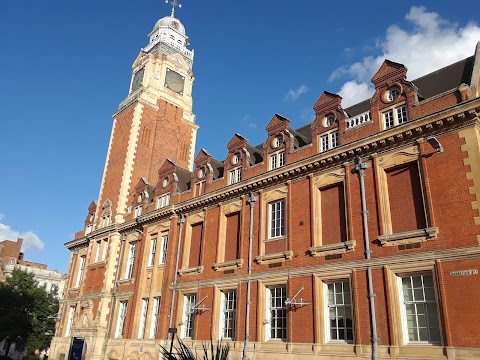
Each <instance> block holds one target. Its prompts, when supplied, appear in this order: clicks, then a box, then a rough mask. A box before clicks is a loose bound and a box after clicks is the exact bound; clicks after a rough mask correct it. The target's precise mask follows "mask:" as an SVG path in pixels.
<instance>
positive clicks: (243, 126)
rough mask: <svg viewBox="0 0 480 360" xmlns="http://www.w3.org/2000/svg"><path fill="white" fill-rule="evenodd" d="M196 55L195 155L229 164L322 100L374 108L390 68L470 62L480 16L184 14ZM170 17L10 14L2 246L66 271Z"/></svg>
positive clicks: (385, 6) (281, 4) (248, 2)
mask: <svg viewBox="0 0 480 360" xmlns="http://www.w3.org/2000/svg"><path fill="white" fill-rule="evenodd" d="M182 5H183V8H182V9H180V10H178V11H177V13H176V15H177V17H178V18H179V19H180V20H181V21H182V23H183V24H184V25H185V27H186V30H187V35H188V36H189V38H190V43H191V47H190V48H193V49H194V50H195V61H194V66H193V71H194V75H195V78H196V80H195V83H194V91H193V99H194V113H195V114H196V117H197V124H198V125H200V130H199V133H198V138H197V150H196V153H198V150H199V149H200V148H202V147H203V148H205V149H207V150H208V151H209V152H210V153H211V154H212V155H213V156H214V157H215V158H217V159H219V160H222V159H224V158H225V157H226V154H227V151H226V144H227V143H228V141H229V140H230V139H231V137H232V136H233V134H234V133H235V132H238V133H240V134H242V135H243V136H245V137H247V138H248V139H249V140H250V143H251V144H252V145H257V144H259V143H262V142H264V141H265V137H266V131H265V126H266V125H267V123H268V122H269V120H270V119H271V118H272V116H273V115H274V114H275V113H279V114H282V115H283V116H286V117H288V118H289V119H290V120H291V125H292V127H294V128H297V127H300V126H302V125H305V124H308V123H310V122H311V121H312V120H313V110H312V106H313V104H314V103H315V102H316V100H317V99H318V98H319V97H320V95H321V93H322V91H324V90H328V91H332V92H336V93H340V94H341V95H342V96H343V98H344V104H346V105H348V104H353V103H355V102H357V101H360V100H363V99H366V98H368V97H369V95H370V94H371V91H372V89H371V86H370V85H371V84H370V82H369V79H370V78H371V76H372V75H373V73H374V72H375V71H376V69H378V66H379V64H381V62H382V61H383V59H384V58H385V57H387V58H389V59H390V60H393V61H397V62H401V63H404V64H406V65H407V67H408V68H409V78H410V79H413V78H415V77H418V76H421V75H424V74H425V73H428V72H430V71H432V70H435V69H437V68H439V67H441V66H444V65H448V64H450V63H453V62H455V61H457V60H460V59H462V58H465V57H467V56H470V55H472V54H473V52H474V46H475V44H476V42H477V41H479V40H480V27H479V23H480V19H479V18H478V17H477V18H476V17H475V15H477V16H478V14H480V2H473V1H457V2H451V1H445V2H443V1H427V2H424V3H417V2H412V1H401V2H395V3H392V2H388V1H383V2H375V3H374V2H366V1H342V2H340V1H338V2H328V3H327V2H323V1H318V0H305V1H302V2H292V1H283V0H279V1H258V0H257V1H253V0H244V1H241V2H240V1H220V0H211V1H198V0H197V1H193V0H185V1H183V2H182ZM169 9H170V8H169V6H168V5H166V4H164V2H163V1H161V0H160V1H153V0H137V1H135V2H133V1H126V0H115V1H113V0H102V1H98V0H95V1H94V0H83V1H79V0H70V1H65V0H62V1H60V0H44V1H38V0H25V1H3V2H2V4H1V5H0V43H1V44H2V51H1V55H2V56H0V68H1V69H2V81H1V83H2V87H1V90H0V109H1V112H0V136H1V141H0V154H1V155H0V156H1V160H2V161H1V168H0V169H1V172H0V174H1V176H0V240H3V239H11V240H15V239H16V237H19V236H20V237H23V238H25V239H26V240H25V247H24V250H25V253H26V258H27V259H28V260H32V261H38V262H43V263H46V264H48V265H49V268H51V269H59V270H60V271H66V269H67V265H68V259H69V253H68V251H67V250H66V249H65V248H64V246H63V244H64V243H65V242H67V241H69V240H71V239H72V238H73V234H74V233H75V232H76V231H78V230H80V229H81V228H82V226H83V221H84V220H85V216H86V213H87V207H88V205H89V204H90V202H91V201H92V200H96V198H97V197H98V191H99V186H100V181H101V176H102V172H103V166H104V161H105V155H106V151H107V146H108V141H109V137H110V130H111V125H112V118H111V115H112V114H113V113H114V112H115V110H116V109H117V106H118V104H119V103H120V102H121V101H122V100H123V99H124V98H125V97H126V95H127V93H128V88H129V83H130V77H131V64H132V63H133V61H134V60H135V58H136V56H137V54H138V52H139V50H140V48H142V47H144V46H146V45H147V43H148V38H147V35H148V33H149V32H150V31H151V30H152V28H153V26H154V24H155V22H156V21H157V20H158V19H159V18H161V17H163V16H166V15H168V14H169V11H170V10H169Z"/></svg>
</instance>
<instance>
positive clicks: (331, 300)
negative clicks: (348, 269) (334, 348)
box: [325, 281, 353, 341]
mask: <svg viewBox="0 0 480 360" xmlns="http://www.w3.org/2000/svg"><path fill="white" fill-rule="evenodd" d="M325 304H326V307H325V335H326V340H327V341H336V340H341V341H353V323H352V304H351V300H350V285H349V283H348V281H343V282H335V283H329V284H325Z"/></svg>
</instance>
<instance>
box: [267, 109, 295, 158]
mask: <svg viewBox="0 0 480 360" xmlns="http://www.w3.org/2000/svg"><path fill="white" fill-rule="evenodd" d="M265 129H266V130H267V131H268V137H267V140H266V141H265V143H264V144H263V150H264V154H265V155H268V154H270V153H272V152H277V151H281V150H282V149H285V151H286V152H287V153H288V152H290V151H291V150H293V149H294V140H295V138H294V136H293V135H292V133H291V132H290V120H289V119H287V118H286V117H283V116H282V115H279V114H275V115H273V118H272V120H270V122H269V123H268V125H267V127H266V128H265ZM264 157H265V158H267V156H264Z"/></svg>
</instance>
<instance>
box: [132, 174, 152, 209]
mask: <svg viewBox="0 0 480 360" xmlns="http://www.w3.org/2000/svg"><path fill="white" fill-rule="evenodd" d="M152 196H153V186H152V185H150V183H149V182H148V180H147V179H145V178H143V177H141V178H140V179H139V180H138V182H137V185H136V186H135V193H134V196H133V201H132V203H133V205H134V206H135V205H148V204H149V203H151V202H152Z"/></svg>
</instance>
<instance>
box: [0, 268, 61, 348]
mask: <svg viewBox="0 0 480 360" xmlns="http://www.w3.org/2000/svg"><path fill="white" fill-rule="evenodd" d="M57 314H58V300H57V299H56V291H54V292H50V293H49V292H47V291H46V289H45V286H43V287H39V286H38V283H37V281H35V279H34V278H33V274H32V273H27V272H26V271H23V270H20V269H14V270H13V271H12V274H11V276H10V277H8V278H7V279H6V280H5V282H4V283H2V284H0V340H3V339H5V338H7V337H9V338H10V340H11V341H12V342H15V345H16V347H17V348H25V349H26V350H27V352H28V354H33V353H34V352H35V350H36V349H39V350H44V349H47V348H48V347H49V346H50V342H51V340H52V337H53V334H54V332H55V319H56V316H57Z"/></svg>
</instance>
